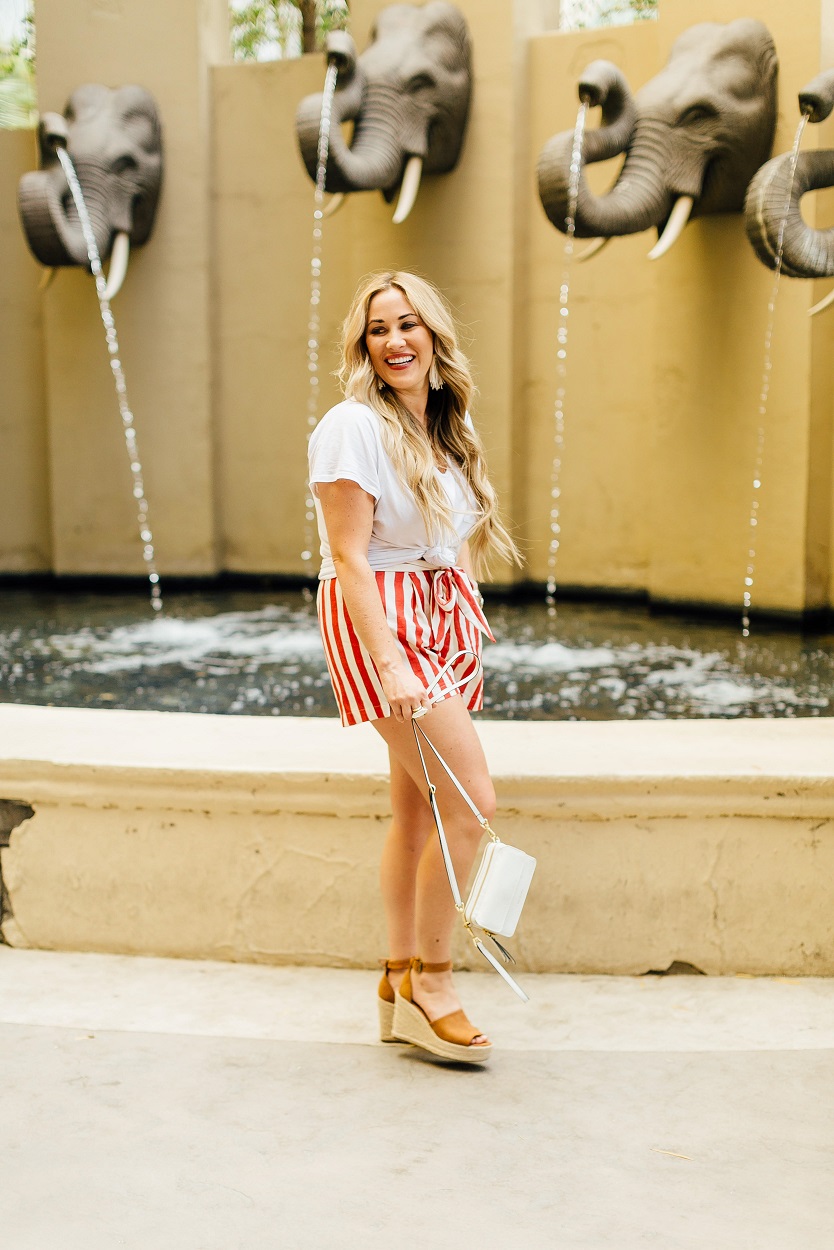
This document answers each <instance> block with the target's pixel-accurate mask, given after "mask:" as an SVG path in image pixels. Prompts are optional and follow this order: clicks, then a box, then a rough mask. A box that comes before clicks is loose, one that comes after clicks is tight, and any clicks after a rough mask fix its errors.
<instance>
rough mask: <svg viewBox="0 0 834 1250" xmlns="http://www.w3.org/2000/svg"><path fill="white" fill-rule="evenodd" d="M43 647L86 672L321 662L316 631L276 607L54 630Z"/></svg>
mask: <svg viewBox="0 0 834 1250" xmlns="http://www.w3.org/2000/svg"><path fill="white" fill-rule="evenodd" d="M276 624H277V625H278V628H275V625H276ZM46 645H47V646H48V647H49V648H50V649H52V650H54V651H56V652H57V653H58V654H59V655H61V656H62V658H64V659H65V660H70V661H73V660H74V661H84V668H85V670H86V671H87V672H90V673H119V672H131V671H136V670H138V669H143V668H160V667H162V666H163V665H166V664H183V665H186V666H187V667H193V666H195V665H199V664H201V663H202V664H205V663H206V662H210V663H214V664H216V663H218V661H219V660H221V659H222V657H224V656H228V657H234V658H235V660H236V664H235V667H240V661H242V660H253V661H277V660H289V659H299V660H310V659H317V658H320V659H321V660H322V662H323V660H324V651H323V648H322V642H321V635H320V634H319V631H318V629H317V628H316V627H315V626H311V625H308V624H305V623H303V622H300V621H293V620H292V619H291V618H290V619H288V618H287V614H286V613H285V612H282V611H281V609H279V608H263V609H261V610H260V611H255V612H223V613H220V614H219V615H218V616H212V617H200V618H197V619H195V620H184V619H181V618H180V619H178V618H176V617H170V616H167V617H158V618H155V619H152V620H148V621H141V622H137V624H135V625H122V626H118V627H117V628H116V629H113V630H111V631H110V632H109V633H108V634H106V635H99V634H96V633H95V632H94V631H93V630H90V629H84V630H78V631H76V632H75V633H73V634H56V635H53V636H52V637H50V638H48V639H46Z"/></svg>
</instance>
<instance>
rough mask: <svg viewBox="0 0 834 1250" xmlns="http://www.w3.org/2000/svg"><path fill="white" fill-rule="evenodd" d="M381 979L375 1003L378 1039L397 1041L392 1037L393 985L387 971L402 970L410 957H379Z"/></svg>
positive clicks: (409, 964) (409, 963)
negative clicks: (377, 1014)
mask: <svg viewBox="0 0 834 1250" xmlns="http://www.w3.org/2000/svg"><path fill="white" fill-rule="evenodd" d="M379 962H380V965H381V967H382V980H381V981H380V983H379V991H378V997H377V1003H378V1005H379V1040H380V1041H381V1042H398V1041H399V1040H400V1039H399V1038H398V1037H394V1033H393V1025H394V987H393V985H392V984H391V982H390V981H389V980H388V973H389V972H402V971H403V969H404V968H409V967H410V966H411V960H410V959H381V960H380V961H379Z"/></svg>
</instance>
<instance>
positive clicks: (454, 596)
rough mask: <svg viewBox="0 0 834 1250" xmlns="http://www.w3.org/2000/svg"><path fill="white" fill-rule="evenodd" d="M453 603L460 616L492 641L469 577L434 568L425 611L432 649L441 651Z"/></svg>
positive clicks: (458, 572)
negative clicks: (432, 639) (433, 647)
mask: <svg viewBox="0 0 834 1250" xmlns="http://www.w3.org/2000/svg"><path fill="white" fill-rule="evenodd" d="M456 604H457V606H458V608H459V610H460V611H461V613H462V614H463V615H464V616H465V617H466V619H467V620H468V621H470V622H471V623H472V624H473V625H474V626H475V628H476V629H479V630H480V631H481V633H482V634H486V636H487V638H489V640H490V641H491V642H495V639H494V637H493V635H492V630H491V629H490V627H489V624H488V623H487V619H486V617H485V616H484V613H483V609H482V607H481V605H480V603H479V602H478V600H477V599H476V597H475V592H474V591H473V589H472V586H471V584H470V581H469V578H468V577H467V576H466V574H465V573H464V571H463V569H461V568H457V567H454V568H446V569H438V570H437V572H436V573H435V574H434V576H433V577H432V579H431V591H430V602H429V611H430V614H431V627H432V635H433V637H434V640H435V646H436V647H437V648H438V650H440V649H442V647H443V644H444V642H445V641H446V638H447V636H448V633H449V629H450V628H451V625H452V613H453V611H454V608H455V605H456Z"/></svg>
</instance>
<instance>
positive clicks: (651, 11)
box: [562, 0, 658, 30]
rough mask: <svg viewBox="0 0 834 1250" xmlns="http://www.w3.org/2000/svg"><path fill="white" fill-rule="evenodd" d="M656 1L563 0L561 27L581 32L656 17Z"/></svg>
mask: <svg viewBox="0 0 834 1250" xmlns="http://www.w3.org/2000/svg"><path fill="white" fill-rule="evenodd" d="M657 5H658V0H564V3H563V6H562V26H563V27H565V28H566V29H568V30H583V29H586V28H587V27H589V26H611V25H624V24H625V23H627V22H642V21H646V20H647V19H649V18H654V17H657Z"/></svg>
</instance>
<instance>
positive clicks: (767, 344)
mask: <svg viewBox="0 0 834 1250" xmlns="http://www.w3.org/2000/svg"><path fill="white" fill-rule="evenodd" d="M807 124H808V114H807V113H803V115H802V117H801V118H800V120H799V125H798V126H797V128H796V135H795V136H794V141H793V149H792V151H791V164H790V179H789V182H788V194H787V198H786V200H785V211H784V213H783V215H782V220H781V222H780V225H779V235H778V239H777V244H776V264H775V265H774V268H773V284H772V286H771V288H770V299H769V301H768V305H767V327H766V329H765V340H764V368H763V370H762V385H761V389H760V391H759V413H758V416H759V424H758V428H757V430H756V456H755V462H754V467H753V496H752V499H751V501H750V518H749V521H748V531H749V541H748V546H747V567H746V570H745V574H744V594H743V597H742V604H743V606H742V614H741V636H742V638H749V637H750V610H751V608H752V606H753V583H754V581H755V577H756V551H757V548H758V542H757V530H758V525H759V502H760V496H761V490H762V481H763V477H762V473H763V467H764V448H765V424H766V421H767V408H768V400H769V398H770V377H771V373H772V371H773V326H774V323H775V319H776V298H777V296H778V294H779V281H780V279H781V277H782V258H783V254H784V250H785V228H786V226H787V224H788V216H789V214H790V209H791V193H792V191H793V182H794V178H795V177H796V164H797V161H798V160H799V145H800V144H801V142H802V134H803V131H804V130H805V127H806V126H807Z"/></svg>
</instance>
